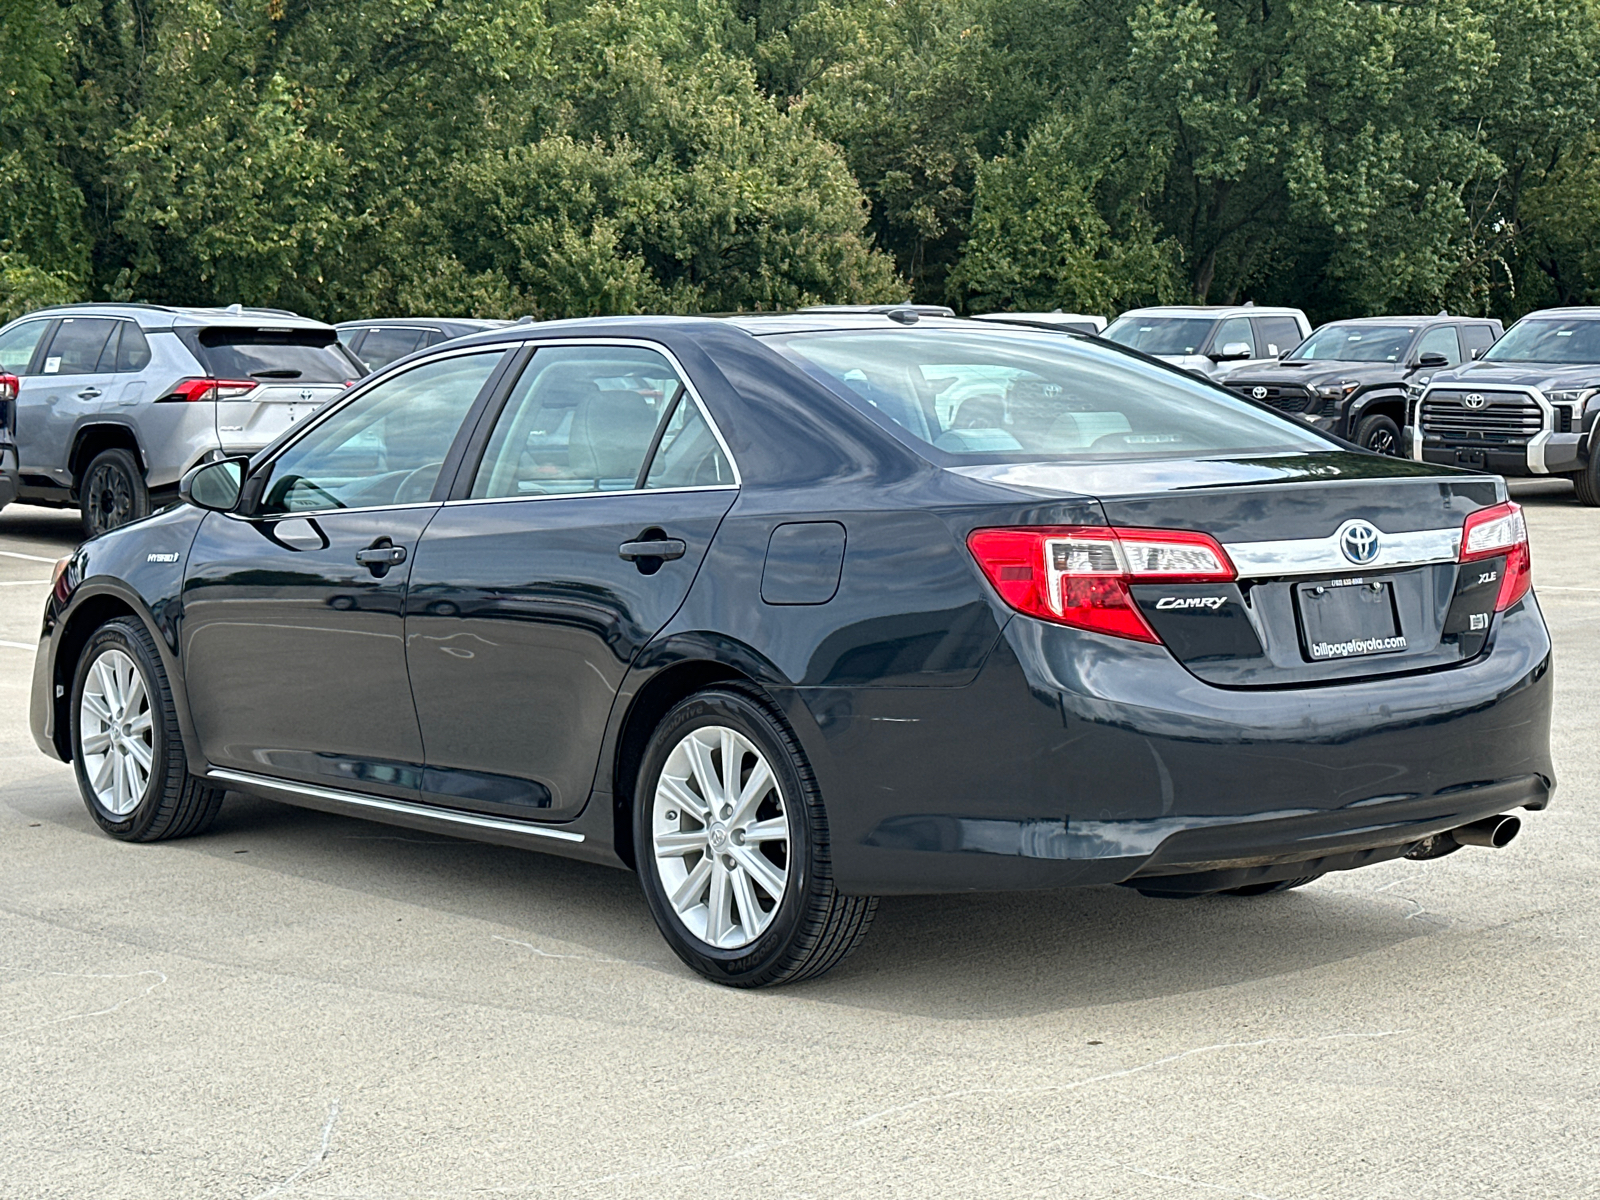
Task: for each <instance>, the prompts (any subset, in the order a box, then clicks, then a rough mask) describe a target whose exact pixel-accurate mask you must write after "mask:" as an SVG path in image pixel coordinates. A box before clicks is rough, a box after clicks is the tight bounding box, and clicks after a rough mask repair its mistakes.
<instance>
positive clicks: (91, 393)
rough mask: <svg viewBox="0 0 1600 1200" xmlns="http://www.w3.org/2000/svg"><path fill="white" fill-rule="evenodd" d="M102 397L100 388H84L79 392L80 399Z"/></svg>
mask: <svg viewBox="0 0 1600 1200" xmlns="http://www.w3.org/2000/svg"><path fill="white" fill-rule="evenodd" d="M99 397H100V389H99V388H84V389H83V391H81V392H79V393H78V399H79V400H97V399H99Z"/></svg>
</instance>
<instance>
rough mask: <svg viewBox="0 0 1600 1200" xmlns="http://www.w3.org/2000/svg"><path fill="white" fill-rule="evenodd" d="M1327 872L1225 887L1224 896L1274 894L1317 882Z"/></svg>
mask: <svg viewBox="0 0 1600 1200" xmlns="http://www.w3.org/2000/svg"><path fill="white" fill-rule="evenodd" d="M1324 874H1326V872H1323V871H1318V872H1317V873H1316V874H1315V875H1305V876H1302V877H1301V878H1299V879H1280V880H1278V881H1277V882H1276V883H1247V884H1245V885H1244V887H1236V888H1224V889H1223V890H1222V893H1221V894H1222V895H1224V896H1274V895H1276V894H1277V893H1279V892H1289V891H1293V890H1294V889H1295V888H1300V887H1305V885H1306V884H1308V883H1315V882H1316V881H1317V880H1319V879H1321V878H1322V876H1323V875H1324Z"/></svg>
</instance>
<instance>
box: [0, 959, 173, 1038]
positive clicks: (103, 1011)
mask: <svg viewBox="0 0 1600 1200" xmlns="http://www.w3.org/2000/svg"><path fill="white" fill-rule="evenodd" d="M0 971H16V972H18V973H20V974H26V975H43V976H47V977H50V978H53V979H138V978H140V977H141V976H144V975H154V976H155V977H156V981H155V982H154V983H152V984H151V985H150V986H149V987H147V988H145V990H144V991H142V992H140V993H139V994H138V995H137V996H124V997H123V998H122V999H121V1000H118V1001H117V1002H116V1003H115V1004H113V1005H112V1006H111V1007H110V1008H97V1009H95V1010H94V1011H93V1012H82V1013H68V1014H67V1015H66V1016H64V1017H52V1018H50V1020H48V1021H40V1022H39V1023H38V1024H37V1025H24V1026H23V1027H22V1028H21V1029H13V1030H12V1031H11V1032H10V1033H7V1034H5V1037H8V1038H11V1037H19V1036H21V1035H22V1034H24V1033H31V1032H32V1031H33V1030H35V1029H47V1028H49V1027H50V1026H51V1025H60V1024H62V1023H63V1022H66V1021H82V1020H85V1019H86V1018H88V1017H104V1016H107V1015H108V1014H110V1013H114V1012H116V1011H117V1009H119V1008H121V1007H122V1006H123V1005H125V1004H132V1003H133V1002H134V1001H135V1000H143V999H144V998H145V997H146V996H148V995H149V994H150V993H151V992H153V991H155V990H156V989H157V988H158V987H160V986H161V985H162V984H164V983H165V982H166V981H167V977H166V975H164V974H163V973H162V972H160V971H130V972H126V973H123V974H118V975H95V974H91V973H89V972H86V971H41V970H38V969H36V968H34V967H7V966H0Z"/></svg>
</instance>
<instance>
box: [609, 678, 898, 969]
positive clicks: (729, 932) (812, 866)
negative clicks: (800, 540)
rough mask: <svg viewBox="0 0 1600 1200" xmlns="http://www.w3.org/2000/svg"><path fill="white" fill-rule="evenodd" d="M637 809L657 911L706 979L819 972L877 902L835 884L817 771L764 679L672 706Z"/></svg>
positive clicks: (645, 769) (649, 899)
mask: <svg viewBox="0 0 1600 1200" xmlns="http://www.w3.org/2000/svg"><path fill="white" fill-rule="evenodd" d="M730 758H731V759H736V766H735V767H734V769H733V771H732V778H733V779H734V780H736V781H737V785H738V789H737V793H735V790H734V789H732V788H730V787H729V786H728V777H729V776H728V773H727V770H726V763H727V761H728V760H729V759H730ZM633 807H634V814H633V815H634V820H633V834H634V846H635V849H636V852H637V857H638V868H639V879H640V882H641V884H642V886H643V889H644V895H645V901H646V903H647V904H648V905H649V906H650V912H651V915H652V916H654V917H655V921H656V925H657V927H658V928H659V929H660V930H661V933H662V936H663V937H665V938H666V940H667V944H668V945H670V946H671V947H672V949H673V951H674V952H675V953H676V954H677V955H678V957H679V958H681V959H682V960H683V961H684V962H685V963H686V964H687V965H688V966H689V967H690V968H691V969H692V970H694V971H696V972H698V973H699V974H701V975H703V976H705V977H706V978H707V979H709V980H712V981H713V982H715V983H721V984H726V985H729V986H732V987H744V988H755V987H771V986H773V985H775V984H781V983H794V982H797V981H799V980H802V979H813V978H815V977H817V976H819V975H821V974H823V973H824V972H825V971H829V970H831V969H832V968H834V967H836V966H837V965H838V964H839V963H840V962H842V961H843V960H844V959H845V957H846V956H847V955H849V954H850V952H851V951H852V950H854V949H855V948H856V946H857V945H859V944H860V942H861V940H862V938H863V937H864V936H865V935H866V932H867V928H868V926H869V925H870V924H871V923H872V917H873V914H874V913H875V912H876V911H877V907H878V901H877V899H876V898H875V897H867V896H845V895H841V894H840V893H839V891H838V890H837V889H835V887H834V886H833V871H832V863H831V859H830V856H829V841H828V820H827V815H826V813H825V811H824V809H823V804H822V795H821V792H820V791H819V789H818V787H817V781H816V777H815V775H813V774H812V771H811V767H810V764H809V763H808V762H807V761H806V757H805V754H804V752H803V751H802V750H801V748H800V744H799V742H798V741H797V740H796V739H795V736H794V733H793V732H792V731H791V730H790V729H789V727H788V724H787V723H786V722H785V721H784V719H783V717H782V716H781V715H780V714H779V713H778V711H777V710H776V709H775V708H774V707H773V706H772V704H771V703H770V701H768V700H767V698H766V697H765V696H764V695H763V694H762V693H761V692H760V691H758V690H757V689H755V688H748V687H745V686H742V685H739V684H725V685H719V686H717V687H715V688H711V689H708V690H706V691H702V692H697V693H695V694H694V695H692V696H690V697H688V698H687V699H685V700H683V701H681V702H680V703H679V704H678V705H676V706H675V707H674V708H673V709H672V710H671V711H670V712H668V713H667V715H666V716H665V717H664V718H662V721H661V723H660V725H658V726H657V727H656V730H655V732H654V734H652V735H651V738H650V742H649V745H648V746H647V747H646V748H645V752H644V759H643V762H642V763H641V767H640V771H639V783H638V791H637V796H636V802H635V804H634V806H633ZM758 834H759V836H757V835H758Z"/></svg>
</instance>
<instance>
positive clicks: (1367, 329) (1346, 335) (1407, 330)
mask: <svg viewBox="0 0 1600 1200" xmlns="http://www.w3.org/2000/svg"><path fill="white" fill-rule="evenodd" d="M1416 333H1417V327H1416V326H1415V325H1339V324H1334V325H1324V326H1323V327H1322V328H1321V329H1319V330H1317V331H1316V332H1315V333H1313V334H1312V335H1311V336H1310V337H1308V338H1307V339H1306V340H1305V344H1304V345H1303V346H1301V347H1300V348H1299V349H1298V350H1296V351H1295V352H1294V357H1295V359H1296V360H1298V361H1307V360H1316V359H1329V360H1332V361H1335V362H1392V363H1397V362H1399V361H1400V359H1401V357H1402V356H1403V355H1404V354H1405V352H1406V347H1407V346H1409V345H1411V339H1412V338H1413V337H1415V336H1416Z"/></svg>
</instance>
